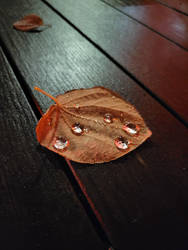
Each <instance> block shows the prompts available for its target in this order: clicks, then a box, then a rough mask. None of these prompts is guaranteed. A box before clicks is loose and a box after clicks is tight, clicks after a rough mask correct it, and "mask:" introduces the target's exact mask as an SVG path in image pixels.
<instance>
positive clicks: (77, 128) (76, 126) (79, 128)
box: [72, 123, 84, 135]
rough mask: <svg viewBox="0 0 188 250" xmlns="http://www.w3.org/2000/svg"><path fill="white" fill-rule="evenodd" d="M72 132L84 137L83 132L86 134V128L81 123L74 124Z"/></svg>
mask: <svg viewBox="0 0 188 250" xmlns="http://www.w3.org/2000/svg"><path fill="white" fill-rule="evenodd" d="M72 132H73V133H74V134H75V135H82V134H83V132H84V128H83V126H82V125H80V123H74V124H73V125H72Z"/></svg>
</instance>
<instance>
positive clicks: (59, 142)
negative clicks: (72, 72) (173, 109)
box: [35, 87, 152, 164]
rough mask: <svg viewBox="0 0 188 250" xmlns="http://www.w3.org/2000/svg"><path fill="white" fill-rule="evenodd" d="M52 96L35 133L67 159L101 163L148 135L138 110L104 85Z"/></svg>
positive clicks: (113, 157)
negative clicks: (50, 103) (49, 105)
mask: <svg viewBox="0 0 188 250" xmlns="http://www.w3.org/2000/svg"><path fill="white" fill-rule="evenodd" d="M35 89H36V90H38V91H39V92H42V93H43V94H45V95H47V96H48V97H50V98H51V99H53V100H54V101H55V102H56V104H54V105H52V106H51V107H50V108H49V109H48V111H47V112H46V113H45V114H44V115H43V116H42V118H41V119H40V121H39V123H38V125H37V128H36V134H37V139H38V141H39V143H40V144H41V145H43V146H44V147H46V148H48V149H49V150H52V151H54V152H56V153H58V154H60V155H62V156H64V157H66V158H68V159H70V160H73V161H76V162H82V163H92V164H93V163H102V162H108V161H111V160H115V159H117V158H119V157H121V156H123V155H125V154H127V153H128V152H130V151H132V150H134V149H135V148H136V147H138V146H139V145H140V144H142V143H143V142H144V141H145V140H146V139H147V138H148V137H150V136H151V134H152V133H151V131H150V130H149V129H148V127H147V126H146V124H145V122H144V120H143V118H142V117H141V116H140V114H139V113H138V112H137V110H136V109H135V108H134V107H133V106H132V105H131V104H129V103H128V102H126V101H125V100H123V99H122V98H121V97H120V96H119V95H117V94H116V93H114V92H112V91H111V90H109V89H106V88H103V87H94V88H90V89H77V90H72V91H69V92H66V93H65V94H61V95H59V96H57V97H56V98H54V97H52V96H51V95H49V94H48V93H46V92H45V91H43V90H41V89H39V88H37V87H35Z"/></svg>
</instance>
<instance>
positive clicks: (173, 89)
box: [47, 0, 188, 121]
mask: <svg viewBox="0 0 188 250" xmlns="http://www.w3.org/2000/svg"><path fill="white" fill-rule="evenodd" d="M47 2H48V3H50V4H51V5H52V6H53V7H54V8H55V9H56V10H58V12H59V13H62V15H63V16H65V17H66V18H67V19H68V20H69V21H70V22H71V23H73V24H74V25H75V26H76V27H77V28H78V29H79V30H81V31H82V32H83V33H84V34H86V36H87V37H89V38H90V39H91V40H92V41H93V42H94V43H95V44H97V45H98V46H100V48H102V49H103V50H104V51H105V52H106V53H108V54H109V55H110V56H111V57H112V58H113V59H115V60H116V61H117V62H118V63H119V64H120V65H121V66H123V67H124V69H126V70H127V71H129V73H131V74H132V75H133V76H134V77H136V78H137V79H138V80H139V81H140V82H141V84H143V85H144V86H145V87H146V88H148V89H149V90H150V91H152V93H154V95H156V96H158V97H159V98H160V99H162V100H163V101H164V102H165V103H166V104H167V105H168V106H170V107H171V108H172V109H173V110H174V111H175V112H176V113H178V114H179V116H180V117H182V118H183V119H184V120H185V121H188V90H187V87H186V86H187V81H188V73H187V65H188V54H187V52H186V51H184V50H182V49H181V48H179V47H177V46H176V45H175V44H173V43H171V42H169V41H167V40H166V39H164V38H163V37H161V36H160V35H158V34H156V33H155V32H152V31H151V30H148V29H147V28H146V27H144V26H143V25H141V24H139V23H137V22H136V21H134V20H132V19H131V18H129V17H127V16H125V15H124V14H123V13H120V12H118V11H117V10H115V9H114V8H112V7H111V6H108V5H106V4H104V3H103V2H101V1H99V0H81V1H76V2H75V1H73V0H64V1H60V0H47ZM91 10H92V11H91ZM182 93H183V94H182Z"/></svg>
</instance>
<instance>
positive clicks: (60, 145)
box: [53, 137, 69, 150]
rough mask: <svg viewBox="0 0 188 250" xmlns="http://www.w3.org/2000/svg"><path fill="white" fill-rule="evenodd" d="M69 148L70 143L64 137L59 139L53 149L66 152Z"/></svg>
mask: <svg viewBox="0 0 188 250" xmlns="http://www.w3.org/2000/svg"><path fill="white" fill-rule="evenodd" d="M68 146H69V141H68V140H66V139H64V138H62V137H57V138H56V139H55V142H54V145H53V147H54V148H55V149H58V150H64V149H66V148H67V147H68Z"/></svg>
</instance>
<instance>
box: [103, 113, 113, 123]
mask: <svg viewBox="0 0 188 250" xmlns="http://www.w3.org/2000/svg"><path fill="white" fill-rule="evenodd" d="M104 121H105V122H106V123H112V122H113V116H112V115H111V114H105V115H104Z"/></svg>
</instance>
